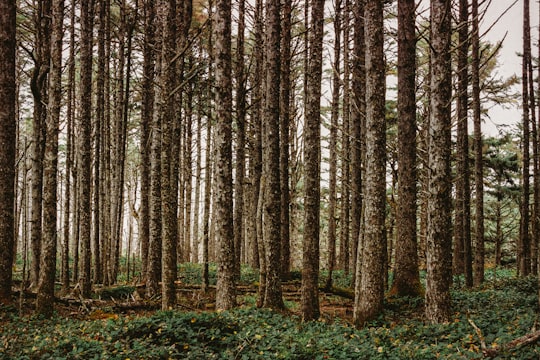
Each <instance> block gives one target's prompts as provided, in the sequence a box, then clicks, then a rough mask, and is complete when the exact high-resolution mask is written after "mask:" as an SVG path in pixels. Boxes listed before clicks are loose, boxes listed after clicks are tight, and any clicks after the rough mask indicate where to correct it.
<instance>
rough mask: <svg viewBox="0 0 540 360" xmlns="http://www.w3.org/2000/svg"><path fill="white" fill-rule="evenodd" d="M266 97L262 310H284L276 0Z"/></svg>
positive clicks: (270, 6) (270, 9) (271, 1)
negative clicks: (263, 293)
mask: <svg viewBox="0 0 540 360" xmlns="http://www.w3.org/2000/svg"><path fill="white" fill-rule="evenodd" d="M266 6H267V7H266V25H267V27H266V39H265V46H266V49H265V50H266V81H265V83H266V84H265V85H266V94H265V95H266V96H265V104H264V107H265V110H264V114H265V116H264V122H265V125H264V146H263V149H265V151H264V152H265V154H264V158H265V160H266V161H265V168H264V177H265V179H266V192H265V197H264V214H263V217H264V227H265V229H264V242H265V251H266V253H265V255H264V256H265V258H266V261H265V262H266V271H265V272H266V287H265V296H264V303H263V305H264V306H265V307H269V308H275V309H282V308H284V307H285V305H284V303H283V297H282V293H281V238H280V234H281V225H280V219H281V195H280V191H281V188H280V174H279V158H280V146H279V137H280V136H279V135H280V134H279V123H280V121H279V120H280V119H279V115H280V112H279V91H280V73H279V72H280V56H281V54H280V34H281V21H280V0H267V2H266Z"/></svg>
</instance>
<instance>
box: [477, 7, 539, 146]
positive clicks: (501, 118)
mask: <svg viewBox="0 0 540 360" xmlns="http://www.w3.org/2000/svg"><path fill="white" fill-rule="evenodd" d="M523 1H524V0H519V1H518V2H517V3H516V4H515V5H514V6H513V7H512V8H510V10H508V12H507V13H506V14H504V15H502V14H503V13H504V12H505V10H506V9H507V8H508V7H509V6H510V5H512V3H514V0H491V4H490V5H489V8H488V10H487V13H486V17H485V18H484V19H483V22H482V23H481V24H480V32H481V33H484V32H485V31H487V30H488V28H490V27H491V26H492V25H493V27H492V28H491V29H490V30H489V32H488V33H487V34H486V38H487V39H488V40H490V41H491V42H493V43H495V42H497V41H499V40H501V39H503V38H504V42H503V48H502V49H501V55H500V57H499V62H500V68H499V72H500V74H501V75H504V76H511V75H513V74H516V75H518V77H521V58H520V57H519V56H518V55H517V54H518V53H521V52H522V49H523ZM530 7H531V26H532V29H531V34H532V53H533V57H537V56H538V45H537V44H538V18H539V16H540V15H539V10H538V3H537V1H536V0H530ZM501 15H502V17H501V18H500V19H499V20H498V22H497V23H495V24H494V22H495V21H496V20H497V19H498V18H499V17H500V16H501ZM505 34H506V37H505ZM518 89H519V90H521V85H519V86H518ZM489 116H490V119H486V122H485V128H484V129H485V132H486V135H488V134H495V126H494V123H495V124H511V123H515V122H518V121H520V119H521V108H520V107H515V108H512V109H508V110H505V109H501V108H493V109H491V110H490V113H489Z"/></svg>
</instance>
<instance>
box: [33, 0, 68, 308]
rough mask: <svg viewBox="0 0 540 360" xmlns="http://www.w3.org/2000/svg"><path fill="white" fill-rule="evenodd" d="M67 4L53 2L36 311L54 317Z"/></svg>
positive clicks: (59, 0) (58, 0) (57, 0)
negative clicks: (41, 234)
mask: <svg viewBox="0 0 540 360" xmlns="http://www.w3.org/2000/svg"><path fill="white" fill-rule="evenodd" d="M63 21H64V1H63V0H53V1H52V26H51V29H52V32H51V70H50V78H49V84H48V87H49V91H48V93H49V99H48V100H49V102H48V106H47V108H48V112H47V122H46V124H47V135H46V143H45V162H44V165H43V168H44V182H43V243H42V245H43V247H42V252H41V264H40V269H41V271H40V276H39V282H38V289H37V301H36V310H37V312H38V313H39V314H41V315H44V316H45V317H51V316H52V314H53V309H54V280H55V275H56V244H57V232H58V230H57V173H58V133H59V131H60V110H61V106H62V39H63V35H64V30H63Z"/></svg>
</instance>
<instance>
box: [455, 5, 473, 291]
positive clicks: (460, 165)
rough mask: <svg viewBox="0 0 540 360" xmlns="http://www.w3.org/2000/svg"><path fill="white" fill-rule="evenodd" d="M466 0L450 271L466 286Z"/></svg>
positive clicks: (469, 272) (468, 241)
mask: <svg viewBox="0 0 540 360" xmlns="http://www.w3.org/2000/svg"><path fill="white" fill-rule="evenodd" d="M468 6H469V4H468V0H460V2H459V14H460V15H459V19H460V20H459V29H458V36H459V48H458V94H457V110H456V111H457V116H458V123H457V148H456V157H457V165H456V173H457V176H456V210H455V214H456V215H455V225H454V229H455V232H454V255H453V273H454V274H464V275H465V284H466V286H468V287H470V286H472V284H473V283H472V266H471V265H472V264H471V209H470V206H471V190H470V170H469V131H468V121H469V119H468V108H469V106H468V103H469V96H468V84H469V71H468V54H469V43H470V42H469V26H468V24H469V11H468Z"/></svg>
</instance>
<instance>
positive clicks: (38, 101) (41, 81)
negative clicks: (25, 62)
mask: <svg viewBox="0 0 540 360" xmlns="http://www.w3.org/2000/svg"><path fill="white" fill-rule="evenodd" d="M35 11H36V13H35V19H34V21H35V25H36V30H35V31H36V39H35V41H36V45H35V47H36V50H35V53H36V55H35V67H34V70H33V73H32V78H31V80H30V88H31V90H32V95H33V97H34V113H33V124H32V131H33V136H32V137H33V146H32V213H31V217H32V218H31V230H30V244H31V248H32V262H31V267H30V280H31V286H32V287H36V286H37V283H38V279H39V271H40V269H39V266H40V257H41V241H42V239H41V236H42V222H43V161H44V156H45V154H44V152H45V132H46V123H45V119H46V117H47V108H46V104H47V101H48V99H47V97H48V93H47V90H48V87H47V77H48V74H49V71H50V64H49V63H50V57H51V44H50V30H51V29H50V24H51V1H50V0H40V1H38V3H37V8H36V9H35Z"/></svg>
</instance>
